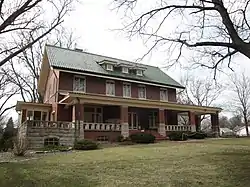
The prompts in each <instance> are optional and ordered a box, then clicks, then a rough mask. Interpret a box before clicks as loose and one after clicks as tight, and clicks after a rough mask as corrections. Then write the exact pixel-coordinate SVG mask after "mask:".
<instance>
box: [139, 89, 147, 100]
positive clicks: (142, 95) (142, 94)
mask: <svg viewBox="0 0 250 187" xmlns="http://www.w3.org/2000/svg"><path fill="white" fill-rule="evenodd" d="M138 97H139V98H141V99H146V88H145V87H144V86H140V87H139V88H138Z"/></svg>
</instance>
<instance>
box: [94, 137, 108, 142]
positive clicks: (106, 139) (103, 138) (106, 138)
mask: <svg viewBox="0 0 250 187" xmlns="http://www.w3.org/2000/svg"><path fill="white" fill-rule="evenodd" d="M96 140H97V141H100V142H106V141H109V137H108V136H98V137H97V139H96Z"/></svg>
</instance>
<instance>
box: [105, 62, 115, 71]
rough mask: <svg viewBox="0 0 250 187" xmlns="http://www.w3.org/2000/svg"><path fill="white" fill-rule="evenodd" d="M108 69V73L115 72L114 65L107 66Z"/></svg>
mask: <svg viewBox="0 0 250 187" xmlns="http://www.w3.org/2000/svg"><path fill="white" fill-rule="evenodd" d="M106 69H107V70H108V71H113V70H114V67H113V65H112V64H106Z"/></svg>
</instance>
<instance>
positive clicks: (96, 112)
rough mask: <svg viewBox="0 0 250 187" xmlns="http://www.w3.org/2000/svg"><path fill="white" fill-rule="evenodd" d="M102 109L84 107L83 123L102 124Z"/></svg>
mask: <svg viewBox="0 0 250 187" xmlns="http://www.w3.org/2000/svg"><path fill="white" fill-rule="evenodd" d="M102 121H103V120H102V108H99V107H98V108H97V107H84V122H86V123H102Z"/></svg>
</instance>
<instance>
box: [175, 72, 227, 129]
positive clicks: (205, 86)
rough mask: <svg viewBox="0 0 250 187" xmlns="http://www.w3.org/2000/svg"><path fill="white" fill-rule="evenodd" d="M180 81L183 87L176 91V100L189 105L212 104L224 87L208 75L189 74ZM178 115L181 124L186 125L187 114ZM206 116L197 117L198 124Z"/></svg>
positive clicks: (198, 127)
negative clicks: (200, 76)
mask: <svg viewBox="0 0 250 187" xmlns="http://www.w3.org/2000/svg"><path fill="white" fill-rule="evenodd" d="M181 83H182V85H183V86H184V87H185V89H184V90H180V91H178V92H177V102H178V103H182V104H189V105H198V106H212V105H214V104H215V101H216V100H217V98H218V97H219V96H220V94H221V93H222V91H223V89H224V88H223V87H222V86H221V85H219V84H215V83H214V81H211V79H209V78H208V77H206V78H204V79H201V78H199V79H198V78H195V77H194V76H191V75H189V74H186V75H185V76H183V77H182V78H181ZM179 116H180V121H182V123H183V124H185V125H187V124H188V123H189V122H188V120H187V119H188V118H187V116H185V115H179ZM206 118H207V116H205V115H202V116H201V117H200V118H199V120H200V121H199V124H200V123H201V122H202V121H203V120H204V119H206ZM199 124H197V130H200V126H199Z"/></svg>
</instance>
